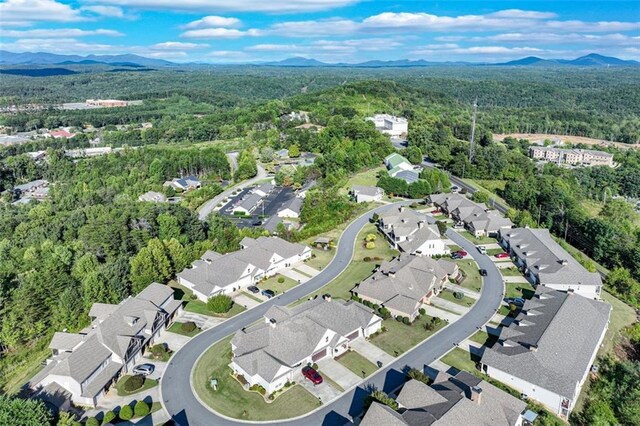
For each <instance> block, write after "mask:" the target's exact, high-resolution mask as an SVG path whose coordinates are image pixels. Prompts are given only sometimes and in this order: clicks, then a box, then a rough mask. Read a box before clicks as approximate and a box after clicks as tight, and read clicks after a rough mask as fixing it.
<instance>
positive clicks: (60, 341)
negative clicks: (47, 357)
mask: <svg viewBox="0 0 640 426" xmlns="http://www.w3.org/2000/svg"><path fill="white" fill-rule="evenodd" d="M83 340H84V336H83V335H81V334H75V333H62V332H59V331H58V332H56V333H54V335H53V338H52V339H51V342H50V343H49V349H56V350H60V351H70V350H71V349H73V348H75V347H76V346H77V345H78V344H79V343H81V342H82V341H83Z"/></svg>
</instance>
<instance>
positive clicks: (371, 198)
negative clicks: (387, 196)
mask: <svg viewBox="0 0 640 426" xmlns="http://www.w3.org/2000/svg"><path fill="white" fill-rule="evenodd" d="M351 194H353V197H354V198H355V199H356V203H368V202H375V201H382V197H383V196H384V190H383V189H382V188H378V187H377V186H361V185H354V186H353V187H352V188H351Z"/></svg>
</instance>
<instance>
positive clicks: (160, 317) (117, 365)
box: [29, 283, 182, 407]
mask: <svg viewBox="0 0 640 426" xmlns="http://www.w3.org/2000/svg"><path fill="white" fill-rule="evenodd" d="M180 309H182V302H181V301H179V300H175V299H174V298H173V289H172V288H171V287H168V286H166V285H162V284H157V283H153V284H151V285H149V286H148V287H147V288H145V289H144V290H143V291H142V292H140V294H138V295H137V296H136V297H129V298H127V299H125V300H124V301H122V302H120V303H119V304H118V305H111V304H106V303H94V304H93V306H92V307H91V310H90V312H89V316H90V317H91V318H92V322H91V325H90V326H89V327H87V328H85V329H84V330H82V331H80V332H79V333H77V334H75V333H64V332H58V333H55V334H54V336H53V339H52V340H51V343H50V344H49V348H50V349H51V350H52V352H53V357H52V358H50V359H48V360H47V365H46V366H45V367H44V369H42V371H40V372H39V373H38V374H36V375H35V376H34V377H33V378H32V379H31V380H30V381H29V387H30V388H31V389H32V390H33V391H34V392H37V393H38V394H39V396H40V397H41V396H43V393H44V394H45V395H44V396H45V397H46V396H47V395H46V393H47V392H51V393H57V394H58V395H51V396H55V397H60V396H61V395H60V394H62V396H63V398H64V399H68V400H70V401H72V402H73V403H75V404H77V405H86V406H91V407H94V406H96V405H97V404H98V403H99V400H100V398H101V397H102V396H103V395H104V394H105V393H106V392H107V390H108V389H109V387H110V386H111V385H112V384H113V383H115V382H116V381H117V379H118V377H120V375H121V374H123V373H126V372H129V371H131V369H132V368H133V367H134V366H135V364H137V363H138V362H139V361H140V360H141V358H142V355H143V353H144V351H145V350H146V348H147V347H149V346H151V345H153V344H154V342H155V340H156V339H157V338H158V337H159V336H161V335H162V333H163V331H164V330H165V329H166V328H167V327H168V326H169V325H170V324H171V322H172V320H173V318H174V317H175V315H176V314H177V313H178V312H179V310H180Z"/></svg>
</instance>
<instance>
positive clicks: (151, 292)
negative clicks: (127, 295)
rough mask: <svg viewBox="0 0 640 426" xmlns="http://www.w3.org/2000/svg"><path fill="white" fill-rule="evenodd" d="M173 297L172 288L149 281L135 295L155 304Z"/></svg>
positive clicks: (157, 304) (158, 304)
mask: <svg viewBox="0 0 640 426" xmlns="http://www.w3.org/2000/svg"><path fill="white" fill-rule="evenodd" d="M170 297H171V298H173V289H172V288H171V287H169V286H167V285H164V284H158V283H151V284H149V285H148V286H147V287H146V288H145V289H144V290H142V291H141V292H140V293H138V295H137V296H136V298H137V299H142V300H148V301H149V302H151V303H153V304H154V305H156V306H158V307H159V306H162V304H163V303H164V302H165V301H166V300H167V299H168V298H170Z"/></svg>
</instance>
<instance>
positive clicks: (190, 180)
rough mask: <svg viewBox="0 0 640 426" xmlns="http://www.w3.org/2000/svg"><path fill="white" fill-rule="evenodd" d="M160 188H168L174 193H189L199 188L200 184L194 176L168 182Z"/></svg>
mask: <svg viewBox="0 0 640 426" xmlns="http://www.w3.org/2000/svg"><path fill="white" fill-rule="evenodd" d="M162 186H170V187H172V188H173V189H175V190H176V191H190V190H192V189H198V188H200V187H201V186H202V183H201V182H200V181H199V180H198V179H197V178H196V177H195V176H187V177H181V178H177V179H172V180H168V181H166V182H165V183H164V184H162Z"/></svg>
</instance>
